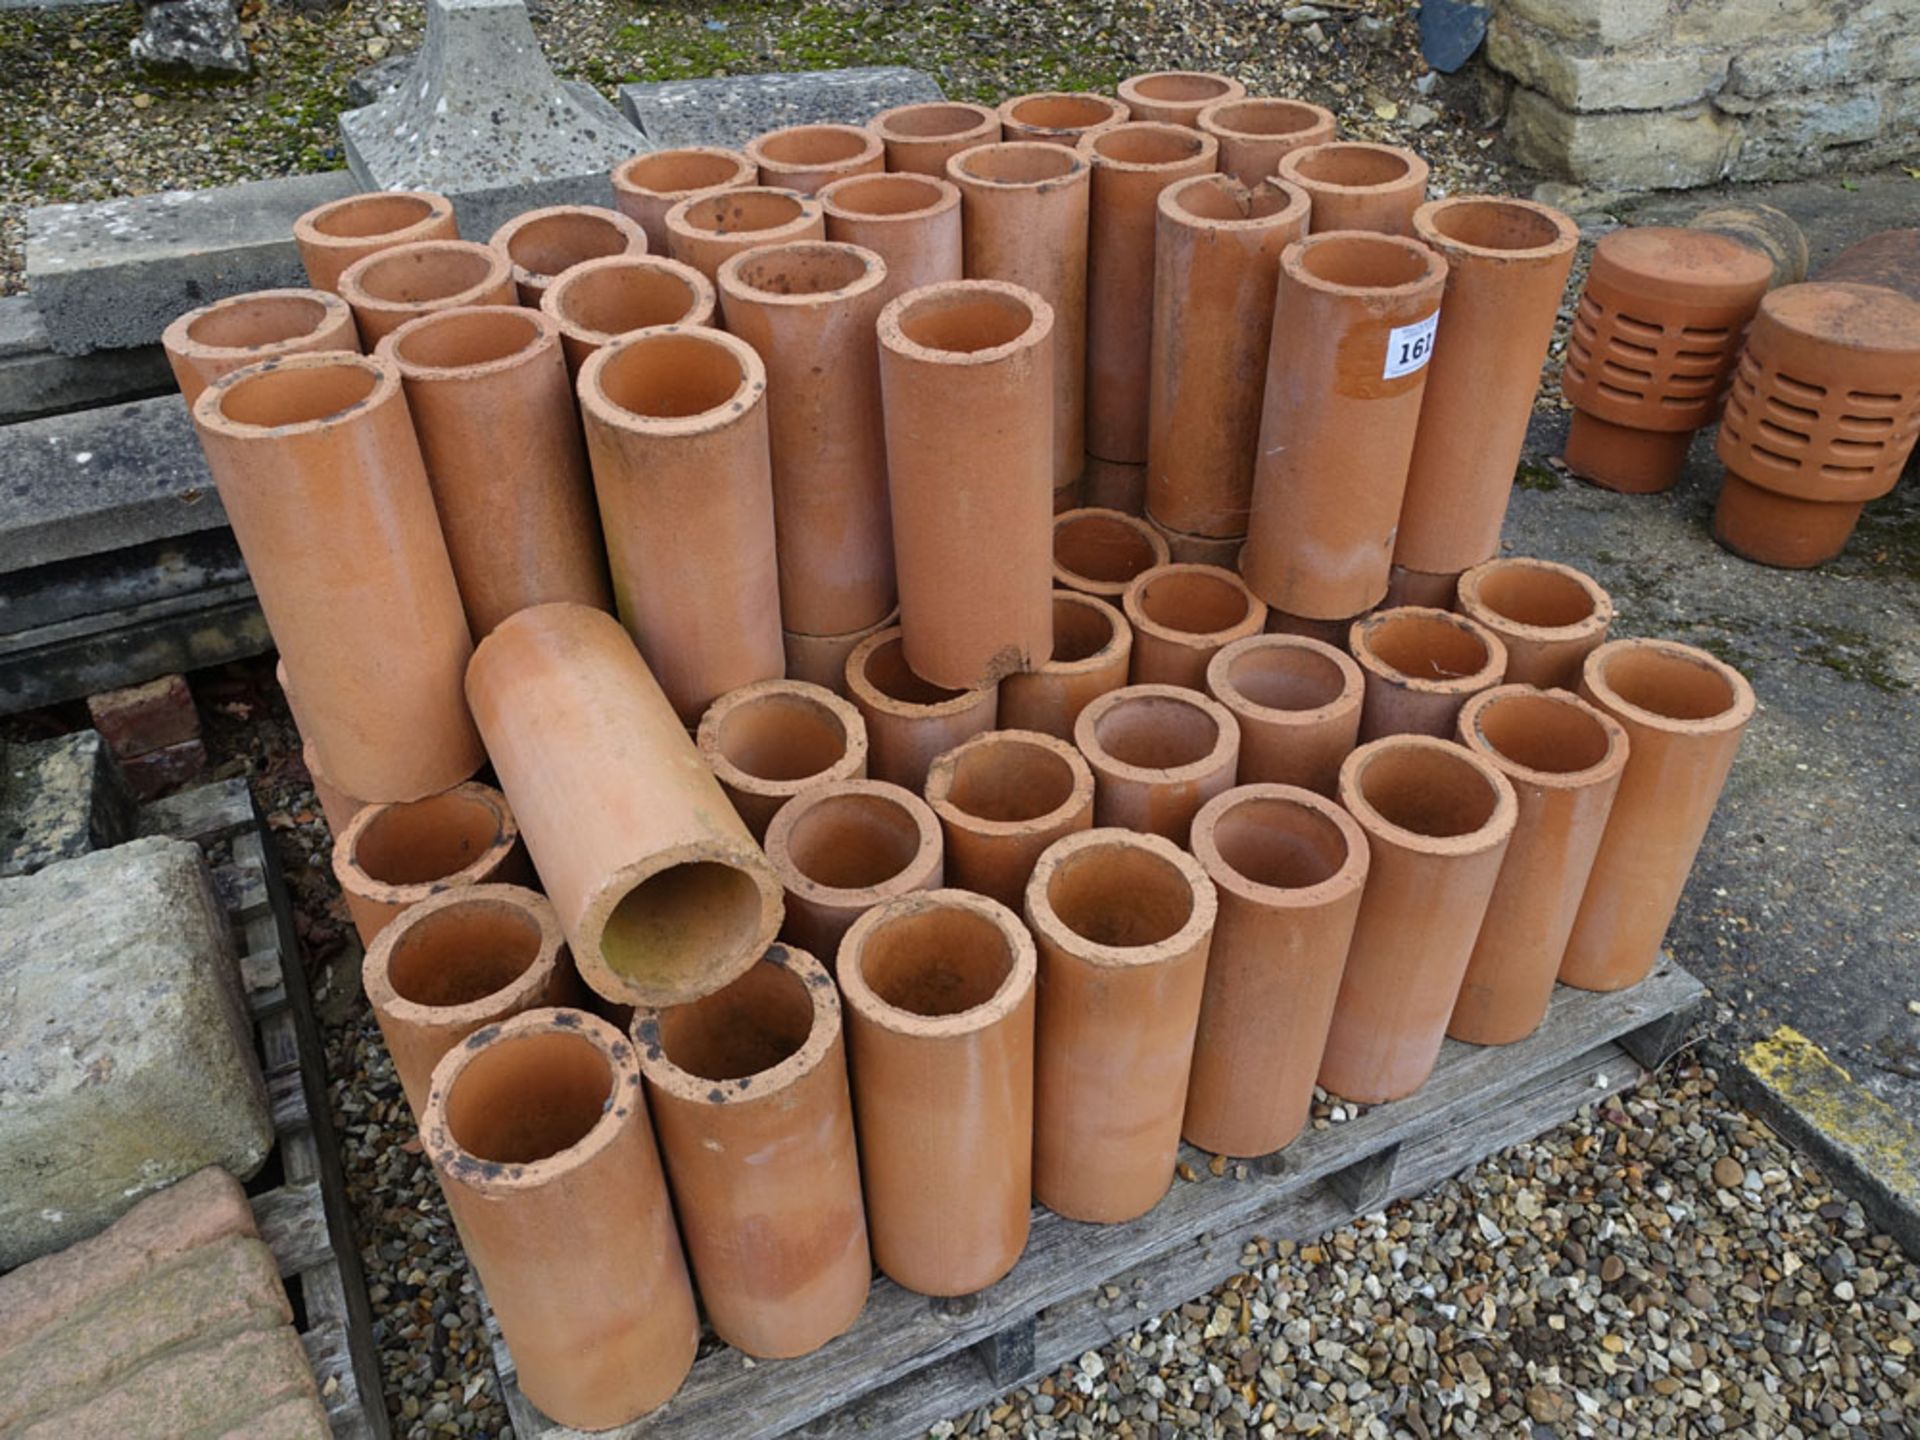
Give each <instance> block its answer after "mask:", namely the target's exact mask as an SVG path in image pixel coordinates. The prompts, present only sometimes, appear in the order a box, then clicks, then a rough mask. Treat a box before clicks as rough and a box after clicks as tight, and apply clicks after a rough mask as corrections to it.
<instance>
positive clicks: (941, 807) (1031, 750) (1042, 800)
mask: <svg viewBox="0 0 1920 1440" xmlns="http://www.w3.org/2000/svg"><path fill="white" fill-rule="evenodd" d="M927 804H928V805H929V806H931V807H932V809H933V813H934V814H936V815H938V816H939V817H940V828H941V831H942V833H943V835H944V836H945V839H946V865H945V869H946V877H947V880H948V881H949V882H950V883H952V884H954V885H957V886H959V887H960V888H962V889H964V890H971V891H974V892H975V893H976V894H980V895H986V896H989V897H991V898H992V899H995V900H998V901H999V902H1000V903H1001V904H1002V905H1005V906H1007V907H1008V908H1012V907H1014V906H1016V905H1019V904H1020V903H1021V902H1022V899H1023V897H1024V896H1025V895H1026V893H1027V881H1028V880H1029V879H1030V878H1032V875H1033V867H1034V865H1035V864H1036V863H1037V862H1038V861H1039V859H1040V854H1041V852H1042V851H1044V850H1045V849H1046V848H1047V847H1048V846H1049V845H1051V844H1053V842H1054V841H1056V840H1058V839H1060V838H1061V837H1062V836H1064V835H1071V834H1074V833H1075V832H1077V831H1080V830H1085V829H1088V828H1089V827H1091V826H1092V824H1093V771H1091V770H1090V769H1088V768H1087V762H1086V760H1085V759H1084V758H1083V757H1082V756H1081V754H1080V752H1079V751H1078V750H1075V749H1074V748H1073V747H1072V746H1071V745H1069V744H1067V743H1066V741H1064V740H1056V739H1055V738H1054V737H1053V736H1051V735H1042V734H1040V733H1039V732H1038V731H1034V730H1007V729H1001V730H989V731H988V732H987V733H985V734H984V735H976V736H974V737H973V738H972V739H971V740H965V741H962V742H961V743H960V744H958V745H956V746H954V747H953V749H951V750H949V751H947V753H946V754H944V755H941V756H938V757H937V758H936V759H935V760H934V762H933V765H932V767H931V768H929V769H928V771H927Z"/></svg>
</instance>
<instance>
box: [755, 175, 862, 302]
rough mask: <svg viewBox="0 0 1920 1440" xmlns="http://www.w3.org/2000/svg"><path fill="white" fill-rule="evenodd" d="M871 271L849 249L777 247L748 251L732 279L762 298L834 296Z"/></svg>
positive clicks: (814, 246)
mask: <svg viewBox="0 0 1920 1440" xmlns="http://www.w3.org/2000/svg"><path fill="white" fill-rule="evenodd" d="M835 193H836V194H837V193H838V192H837V191H836V192H835ZM868 268H869V266H868V263H867V261H866V260H865V259H864V258H863V257H862V256H860V255H857V254H855V253H854V252H853V250H852V249H850V248H849V247H846V246H841V245H826V244H804V245H778V246H769V247H767V248H766V249H764V250H749V251H747V252H746V254H745V256H744V257H742V258H741V259H740V260H739V261H738V262H736V264H735V265H734V269H733V277H734V279H736V280H738V281H739V282H740V284H741V285H743V286H745V287H746V288H747V289H749V290H757V291H759V292H760V293H761V294H763V295H831V294H833V293H834V292H835V291H836V290H844V289H846V288H847V287H848V286H849V285H852V284H855V283H857V282H858V281H860V280H862V279H864V278H866V275H867V272H868Z"/></svg>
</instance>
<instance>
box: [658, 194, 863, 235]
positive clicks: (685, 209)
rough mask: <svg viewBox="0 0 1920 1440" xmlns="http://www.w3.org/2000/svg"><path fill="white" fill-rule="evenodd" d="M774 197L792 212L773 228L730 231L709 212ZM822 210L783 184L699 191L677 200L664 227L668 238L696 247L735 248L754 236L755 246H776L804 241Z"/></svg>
mask: <svg viewBox="0 0 1920 1440" xmlns="http://www.w3.org/2000/svg"><path fill="white" fill-rule="evenodd" d="M768 195H771V196H776V197H778V199H779V201H780V202H782V203H783V204H785V205H786V206H787V208H790V209H791V211H792V213H791V214H789V215H787V217H786V218H785V219H784V220H780V221H778V222H776V223H775V224H772V225H760V226H753V227H749V228H747V229H738V230H731V229H728V228H727V227H726V226H725V225H723V224H720V223H717V222H718V221H719V220H720V219H721V217H720V216H718V215H716V214H713V213H711V212H712V211H714V210H715V209H716V208H717V207H719V206H723V205H728V204H738V203H739V202H741V201H743V200H745V201H752V200H757V199H759V198H760V197H762V196H768ZM825 213H826V212H825V211H823V210H821V208H820V201H819V200H818V199H817V198H816V197H814V196H812V195H803V194H801V193H800V191H798V190H794V189H791V188H789V187H787V186H784V185H733V186H727V187H725V188H722V189H718V190H702V191H700V192H699V193H697V194H694V195H689V196H688V197H687V198H686V199H684V200H677V201H675V202H674V203H673V205H672V207H671V208H670V209H668V211H667V215H666V220H665V222H664V223H665V224H666V227H667V232H668V234H670V235H683V236H685V237H687V238H688V239H690V240H692V241H693V242H694V243H695V244H713V243H727V244H734V245H738V244H739V243H740V237H741V236H743V235H752V236H757V237H758V238H757V239H755V240H753V241H752V242H751V243H752V244H754V245H777V244H779V243H780V242H781V241H783V240H804V239H806V238H807V237H808V232H810V231H811V230H813V229H814V227H816V226H818V225H820V224H822V223H823V220H824V216H825Z"/></svg>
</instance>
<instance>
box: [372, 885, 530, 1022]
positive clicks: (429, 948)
mask: <svg viewBox="0 0 1920 1440" xmlns="http://www.w3.org/2000/svg"><path fill="white" fill-rule="evenodd" d="M540 941H541V935H540V926H539V925H538V924H537V923H535V921H534V918H533V917H532V916H531V915H528V914H526V913H525V912H524V911H522V910H518V909H516V908H515V907H513V906H511V905H501V904H497V903H492V902H481V901H476V902H474V903H472V904H468V905H455V906H449V907H448V908H447V909H444V910H436V911H433V912H432V913H431V914H428V915H425V916H421V917H418V918H416V919H415V920H413V921H412V923H410V924H409V925H408V926H407V927H406V928H405V929H404V930H403V931H401V933H400V937H399V939H398V940H397V941H396V942H395V944H394V946H393V949H392V951H391V952H390V953H389V954H388V956H387V980H388V982H389V983H390V984H392V986H393V991H394V994H396V995H398V996H399V997H400V998H401V999H402V1000H407V1001H411V1002H412V1003H413V1004H415V1005H425V1006H429V1007H431V1008H434V1009H450V1008H452V1007H453V1006H456V1005H471V1004H473V1003H474V1002H475V1001H477V1000H484V999H486V998H487V997H488V996H489V995H497V994H499V993H500V992H501V991H502V990H504V989H506V988H507V987H508V986H509V985H511V984H513V982H514V981H516V980H518V979H519V978H520V977H521V976H522V975H524V974H526V973H527V970H528V969H529V967H531V966H532V964H533V962H534V961H535V960H537V959H539V958H540Z"/></svg>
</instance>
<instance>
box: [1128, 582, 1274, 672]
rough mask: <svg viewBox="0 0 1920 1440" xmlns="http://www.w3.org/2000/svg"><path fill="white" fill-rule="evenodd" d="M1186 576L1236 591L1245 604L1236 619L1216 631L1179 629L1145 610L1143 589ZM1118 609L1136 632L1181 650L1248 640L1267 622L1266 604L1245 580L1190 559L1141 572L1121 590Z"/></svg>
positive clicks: (1215, 647) (1212, 647) (1218, 646)
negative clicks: (1249, 587)
mask: <svg viewBox="0 0 1920 1440" xmlns="http://www.w3.org/2000/svg"><path fill="white" fill-rule="evenodd" d="M1190 578H1198V579H1200V580H1202V581H1205V582H1208V583H1210V584H1214V585H1218V586H1220V587H1221V588H1223V589H1225V590H1229V591H1232V592H1233V593H1235V594H1237V595H1238V596H1239V597H1240V599H1241V601H1242V603H1243V604H1244V606H1245V609H1244V610H1243V611H1242V613H1241V616H1240V618H1239V619H1238V620H1236V621H1234V622H1233V623H1232V624H1231V625H1225V626H1222V627H1221V628H1220V629H1218V630H1181V629H1178V628H1176V627H1174V626H1172V625H1169V624H1167V623H1166V622H1165V621H1164V620H1157V619H1155V618H1154V617H1153V616H1151V615H1149V614H1148V613H1147V601H1148V597H1147V592H1148V591H1149V590H1151V589H1153V587H1154V586H1155V585H1158V584H1162V583H1164V582H1166V581H1168V580H1182V579H1190ZM1120 608H1121V609H1122V610H1123V611H1124V612H1125V614H1126V617H1127V621H1128V623H1129V624H1131V625H1132V626H1133V628H1134V630H1135V632H1136V633H1145V634H1147V635H1151V636H1152V637H1153V638H1154V639H1156V640H1158V641H1160V642H1162V643H1163V644H1167V645H1177V646H1179V647H1180V648H1181V649H1183V650H1218V649H1220V648H1221V647H1222V646H1224V645H1228V644H1230V643H1232V642H1233V641H1235V640H1242V639H1249V638H1251V637H1252V636H1255V635H1258V634H1260V633H1262V632H1263V631H1264V630H1265V629H1266V624H1267V603H1266V601H1264V600H1262V599H1261V598H1260V597H1259V596H1258V595H1256V594H1254V593H1253V591H1252V590H1250V589H1248V588H1247V582H1246V581H1244V580H1242V579H1241V578H1240V577H1239V576H1238V575H1236V574H1234V572H1233V571H1231V570H1228V569H1226V568H1225V567H1224V566H1220V565H1203V564H1200V563H1199V562H1197V561H1190V560H1189V561H1176V562H1172V563H1169V564H1165V565H1156V566H1154V567H1153V568H1152V569H1151V570H1143V571H1141V572H1140V574H1138V575H1136V576H1134V578H1133V580H1132V582H1131V583H1129V584H1128V586H1127V588H1126V589H1125V590H1124V591H1123V592H1122V593H1121V596H1120Z"/></svg>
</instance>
